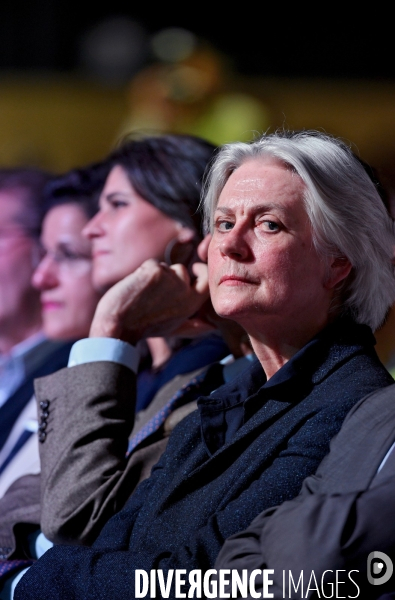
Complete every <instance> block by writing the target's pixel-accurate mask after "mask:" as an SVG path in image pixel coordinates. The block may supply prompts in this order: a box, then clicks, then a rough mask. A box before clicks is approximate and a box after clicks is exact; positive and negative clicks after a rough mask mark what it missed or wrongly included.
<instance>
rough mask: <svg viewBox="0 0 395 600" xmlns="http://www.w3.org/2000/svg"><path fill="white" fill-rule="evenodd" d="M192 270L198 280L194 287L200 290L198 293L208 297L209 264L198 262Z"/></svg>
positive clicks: (197, 290)
mask: <svg viewBox="0 0 395 600" xmlns="http://www.w3.org/2000/svg"><path fill="white" fill-rule="evenodd" d="M192 271H193V273H194V275H195V276H196V280H195V282H194V288H195V290H196V292H198V294H201V295H204V296H206V297H208V296H209V287H208V270H207V265H206V264H204V263H199V262H197V263H195V264H193V265H192Z"/></svg>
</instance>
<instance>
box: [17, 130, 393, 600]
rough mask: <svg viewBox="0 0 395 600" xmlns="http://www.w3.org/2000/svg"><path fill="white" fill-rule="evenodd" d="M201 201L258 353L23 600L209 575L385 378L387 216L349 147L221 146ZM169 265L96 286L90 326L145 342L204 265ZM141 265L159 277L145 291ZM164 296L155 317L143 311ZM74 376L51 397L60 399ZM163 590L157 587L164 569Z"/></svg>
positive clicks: (217, 300) (224, 277)
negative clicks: (95, 531)
mask: <svg viewBox="0 0 395 600" xmlns="http://www.w3.org/2000/svg"><path fill="white" fill-rule="evenodd" d="M205 208H206V216H207V222H208V223H209V225H210V230H211V235H212V237H211V241H210V244H209V245H208V281H209V287H210V295H211V300H212V303H213V306H214V309H215V310H216V312H217V313H218V314H219V315H220V316H222V317H225V318H229V319H233V320H234V321H236V322H237V323H239V324H240V325H241V326H242V327H243V328H244V329H245V330H246V331H247V333H248V334H249V337H250V341H251V344H252V347H253V349H254V351H255V353H256V356H257V357H258V361H257V362H256V363H254V364H253V365H252V366H251V367H249V368H247V369H246V370H245V371H244V372H243V373H242V374H241V375H240V376H239V377H236V378H235V379H234V380H232V382H230V383H229V384H226V385H224V386H222V387H219V388H218V389H217V390H215V391H214V392H213V393H211V395H210V396H208V397H202V398H200V399H199V400H198V410H196V411H195V412H193V413H191V414H190V415H189V416H188V417H186V418H185V419H184V420H183V421H182V422H181V423H180V424H179V425H178V426H177V428H176V429H175V430H174V431H173V433H172V434H171V436H170V440H169V443H168V446H167V449H166V451H165V452H164V454H163V455H162V457H161V459H160V461H159V463H158V464H157V465H156V466H155V467H154V469H153V471H152V473H151V476H150V477H149V478H148V479H147V480H145V481H144V482H142V483H141V484H140V485H139V486H138V488H137V490H136V491H135V492H134V493H133V495H132V496H131V498H130V500H129V501H128V502H127V504H126V505H125V507H124V509H123V510H121V511H120V512H119V513H118V514H117V515H115V516H114V517H113V518H111V519H110V520H109V521H108V523H107V524H106V525H105V527H104V528H103V530H102V532H101V534H100V535H99V536H98V538H97V540H96V541H95V542H94V544H93V546H92V547H91V548H82V547H78V548H77V547H74V548H70V547H66V546H55V547H54V548H52V549H51V550H49V551H48V552H46V554H45V555H44V556H43V557H42V558H41V559H40V560H39V561H37V563H36V564H35V565H34V566H33V567H32V568H30V569H29V571H28V572H27V573H26V575H24V576H23V577H22V579H21V581H20V582H19V584H18V586H17V588H16V594H15V598H17V599H19V598H23V599H24V600H26V599H31V598H37V599H38V598H40V600H43V599H46V598H51V600H56V599H61V598H64V597H68V596H72V597H73V598H84V599H92V600H93V599H94V598H95V599H96V598H99V597H103V598H104V597H106V598H110V597H116V598H119V599H121V600H122V599H123V598H125V599H126V598H129V597H130V595H131V593H133V590H135V591H136V590H137V589H139V585H140V584H139V581H140V583H141V580H138V579H137V578H135V570H136V569H142V570H143V571H145V572H147V573H148V571H152V570H153V571H152V572H154V574H155V570H157V569H161V570H162V574H169V573H170V572H171V570H172V569H185V570H186V572H190V571H192V570H194V569H202V570H207V569H210V568H212V567H213V565H214V564H215V559H216V557H217V555H218V553H219V551H220V549H221V546H222V544H223V542H224V540H225V539H226V538H227V537H229V536H231V535H232V534H234V533H236V532H237V531H240V530H242V529H244V528H246V527H247V526H248V525H249V524H250V522H251V521H252V519H253V518H255V517H256V516H257V515H258V514H259V513H260V512H262V511H263V510H264V509H266V508H268V507H271V506H274V505H278V504H280V503H281V502H283V501H284V500H287V499H290V498H293V497H295V496H296V494H297V493H298V492H299V490H300V487H301V484H302V481H303V479H304V478H305V477H306V476H307V475H309V474H312V473H314V472H315V470H316V469H317V467H318V465H319V463H320V462H321V460H322V459H323V457H324V456H325V455H326V454H327V452H328V450H329V442H330V439H331V438H332V437H333V436H334V435H335V434H336V433H337V432H338V431H339V429H340V427H341V425H342V422H343V420H344V418H345V416H346V414H347V412H348V411H349V410H350V409H351V408H352V407H353V406H354V405H355V404H356V403H357V402H358V401H359V400H360V399H361V398H363V397H364V396H365V395H367V394H368V393H370V392H372V391H374V390H376V389H379V388H383V387H386V386H388V385H390V384H391V383H392V382H393V380H392V378H391V377H390V375H389V374H388V372H387V371H386V369H385V368H384V367H383V365H382V364H381V363H380V361H379V360H378V358H377V355H376V353H375V351H374V344H375V339H374V336H373V334H372V330H374V329H375V328H377V327H378V326H379V325H380V324H381V322H382V321H383V320H384V318H385V315H386V313H387V311H388V309H389V307H390V306H391V304H392V303H393V301H394V297H395V281H394V275H393V267H392V253H393V247H394V244H395V239H394V233H393V224H392V220H391V219H390V217H389V215H388V213H387V211H386V208H385V206H384V204H383V202H382V200H381V198H380V196H379V194H378V192H377V190H376V188H375V184H374V182H373V181H372V179H371V178H370V177H369V175H368V174H367V172H366V170H365V168H364V167H363V165H362V163H361V162H360V161H359V160H358V159H357V158H356V157H355V156H354V154H353V153H352V151H351V150H350V149H349V148H348V147H347V146H346V145H345V144H343V143H342V142H341V141H339V140H336V139H333V138H331V137H330V136H327V135H324V134H321V133H317V132H296V133H295V132H281V133H275V134H272V135H267V136H263V137H262V138H260V139H258V140H256V141H253V142H251V143H247V144H245V143H232V144H229V145H227V146H225V147H223V148H222V149H221V150H220V152H219V153H218V155H217V157H216V159H215V161H214V163H213V166H212V168H211V171H210V174H209V179H208V182H207V187H206V199H205ZM179 267H180V266H177V268H174V267H168V266H166V265H164V264H160V263H159V264H153V263H152V262H151V263H149V264H144V265H142V267H141V268H140V269H138V270H137V271H136V272H135V273H133V274H132V275H131V276H129V277H127V278H125V280H123V282H124V283H123V284H122V285H120V286H119V284H118V286H119V287H118V288H117V289H116V291H114V289H113V290H110V291H109V292H108V293H107V294H105V296H104V297H103V298H102V300H101V303H100V305H101V310H100V313H99V314H98V315H97V318H96V317H95V318H94V321H93V323H94V326H92V329H93V330H94V332H95V335H97V336H108V337H120V338H121V339H123V340H126V341H127V340H129V341H134V342H135V341H136V339H137V338H138V335H144V333H143V334H142V331H143V329H144V324H145V323H146V326H145V327H146V328H147V331H149V335H153V332H154V331H155V327H154V325H155V321H157V322H158V331H160V332H161V333H162V334H163V331H164V318H163V315H166V319H167V320H168V322H169V330H171V328H173V329H174V327H175V326H176V325H178V324H179V322H180V321H181V320H182V319H183V318H185V317H189V316H191V313H193V312H194V311H195V310H196V304H194V308H193V310H192V309H191V311H190V312H189V313H188V308H187V304H188V302H191V304H192V303H194V300H195V299H196V298H195V296H194V290H199V291H201V290H202V289H203V287H204V273H203V270H202V269H201V268H199V270H196V275H197V280H195V281H194V282H193V283H191V282H190V280H189V278H188V274H187V272H186V270H185V269H183V268H179ZM200 267H202V265H200ZM149 271H152V272H155V277H152V276H150V277H148V276H147V284H146V286H145V287H144V286H143V285H142V279H143V275H145V276H146V275H147V273H148V272H149ZM134 282H136V286H137V284H138V291H137V292H133V290H134V286H133V283H134ZM171 285H173V286H174V293H170V291H169V290H170V289H171ZM159 289H165V290H166V294H162V295H161V296H160V301H159V304H158V306H160V307H161V311H162V314H159V311H157V310H156V312H155V311H154V309H153V308H152V298H154V297H155V291H156V290H159ZM115 292H116V293H115ZM183 294H184V296H183ZM148 298H150V299H151V303H150V305H148V302H147V299H148ZM127 303H128V307H129V309H128V310H126V304H127ZM121 311H122V312H121ZM148 313H149V315H148ZM117 314H118V315H119V318H118V317H117V316H116V315H117ZM107 315H108V317H107ZM149 317H150V318H149ZM92 329H91V332H92ZM72 368H74V367H72ZM123 375H124V376H125V377H126V376H127V375H126V373H123ZM81 376H82V373H80V377H81ZM69 379H70V383H67V382H66V383H65V388H66V389H65V390H59V393H70V389H68V387H71V386H72V385H73V383H72V379H73V377H72V374H71V373H70V378H69ZM130 381H131V382H133V374H130ZM93 383H94V382H90V381H88V382H87V387H88V385H89V386H90V388H92V389H93V387H94V386H93ZM101 386H102V387H101V388H100V389H97V390H95V392H94V394H93V392H92V389H91V390H90V391H91V393H92V394H93V395H94V397H92V402H94V401H100V397H103V396H105V394H106V390H105V389H104V388H103V386H105V383H104V382H102V383H101ZM147 577H148V575H147ZM162 579H163V577H162ZM186 580H187V581H186V584H185V586H182V587H181V589H178V588H179V586H180V583H179V585H178V588H177V586H175V585H174V584H173V586H172V584H171V583H170V584H169V586H170V587H169V590H168V593H169V596H166V597H171V598H173V597H177V595H178V596H179V593H180V591H181V593H188V586H190V585H191V584H192V582H193V581H195V583H196V581H197V580H196V579H193V580H191V581H189V582H188V579H187V577H186ZM157 585H160V586H161V587H160V589H161V590H162V591H163V590H164V588H163V585H165V583H164V582H163V581H162V582H161V580H160V578H159V580H158V582H157ZM136 586H137V587H136ZM177 589H178V591H177ZM131 590H132V592H131ZM157 590H158V593H159V594H160V593H162V592H159V587H157ZM195 591H196V590H195ZM136 593H137V592H136ZM166 593H167V592H166ZM152 594H154V595H155V593H154V590H153V589H152V587H151V595H152Z"/></svg>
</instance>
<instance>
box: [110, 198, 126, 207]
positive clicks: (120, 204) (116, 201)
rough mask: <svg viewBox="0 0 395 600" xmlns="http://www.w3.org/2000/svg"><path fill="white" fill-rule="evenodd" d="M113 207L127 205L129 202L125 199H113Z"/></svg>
mask: <svg viewBox="0 0 395 600" xmlns="http://www.w3.org/2000/svg"><path fill="white" fill-rule="evenodd" d="M110 204H111V206H112V208H122V207H123V206H127V202H125V201H124V200H111V203H110Z"/></svg>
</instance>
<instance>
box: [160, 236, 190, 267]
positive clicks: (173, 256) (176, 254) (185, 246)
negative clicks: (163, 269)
mask: <svg viewBox="0 0 395 600" xmlns="http://www.w3.org/2000/svg"><path fill="white" fill-rule="evenodd" d="M196 249H197V245H196V243H194V242H192V241H190V242H185V243H182V242H180V241H179V240H178V239H177V238H173V239H172V240H170V242H169V243H168V244H167V246H166V249H165V252H164V262H165V263H166V264H167V265H169V266H170V265H174V264H177V263H181V264H183V265H185V266H186V267H188V266H189V265H190V264H191V263H192V262H195V261H196V260H197V253H196Z"/></svg>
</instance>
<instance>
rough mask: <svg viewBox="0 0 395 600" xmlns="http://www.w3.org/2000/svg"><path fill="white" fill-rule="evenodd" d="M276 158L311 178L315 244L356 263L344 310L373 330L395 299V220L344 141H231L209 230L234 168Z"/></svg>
mask: <svg viewBox="0 0 395 600" xmlns="http://www.w3.org/2000/svg"><path fill="white" fill-rule="evenodd" d="M260 157H262V158H267V157H270V158H275V159H278V160H280V161H281V162H282V163H284V164H285V165H286V166H288V167H289V168H291V169H292V170H293V171H295V172H296V173H297V174H298V175H299V177H300V178H301V179H302V180H303V182H304V184H305V186H306V191H305V196H304V201H305V206H306V211H307V214H308V216H309V219H310V222H311V226H312V232H313V242H314V245H315V247H316V249H317V251H318V252H319V254H320V255H321V256H323V257H328V256H339V257H341V256H344V257H347V258H348V260H349V261H350V263H351V265H352V270H351V273H350V274H349V276H348V277H347V278H346V279H345V280H344V282H343V284H342V287H341V298H340V303H341V308H340V311H341V312H343V313H345V312H350V313H351V314H352V316H353V318H354V319H355V320H356V321H357V322H358V323H365V324H367V325H369V326H370V327H371V328H372V330H373V331H375V330H376V329H377V328H379V327H380V326H381V325H382V323H383V322H384V320H385V317H386V315H387V313H388V310H389V308H390V307H391V305H392V304H393V302H394V300H395V277H394V267H393V263H392V259H393V255H394V248H395V235H394V223H393V220H392V218H391V217H390V215H389V213H388V211H387V208H386V207H385V204H384V202H383V200H382V198H381V197H380V194H379V192H378V190H377V187H376V185H375V182H374V181H373V179H372V177H371V176H370V175H369V174H368V172H367V165H366V164H365V163H363V162H362V161H361V160H360V159H359V158H357V156H356V155H355V154H354V153H353V152H352V150H351V148H350V147H348V146H347V145H346V144H345V143H344V142H342V141H341V140H339V139H337V138H334V137H332V136H330V135H328V134H324V133H320V132H318V131H297V132H294V131H281V132H276V133H272V134H268V135H263V136H262V137H260V138H259V139H257V140H254V141H252V142H248V143H244V142H234V143H230V144H226V145H224V146H223V147H222V148H221V149H220V151H219V153H218V155H217V157H216V159H215V161H214V162H213V164H212V167H211V169H210V172H209V173H208V177H207V181H206V185H205V189H204V200H203V203H204V213H205V224H206V227H207V230H210V231H212V227H213V215H214V212H215V209H216V206H217V203H218V199H219V196H220V194H221V191H222V189H223V188H224V186H225V184H226V182H227V180H228V179H229V177H230V176H231V174H232V173H233V172H234V171H235V170H236V169H237V168H238V167H240V166H241V165H242V164H243V163H245V162H246V161H248V160H251V159H257V158H258V159H259V158H260Z"/></svg>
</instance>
